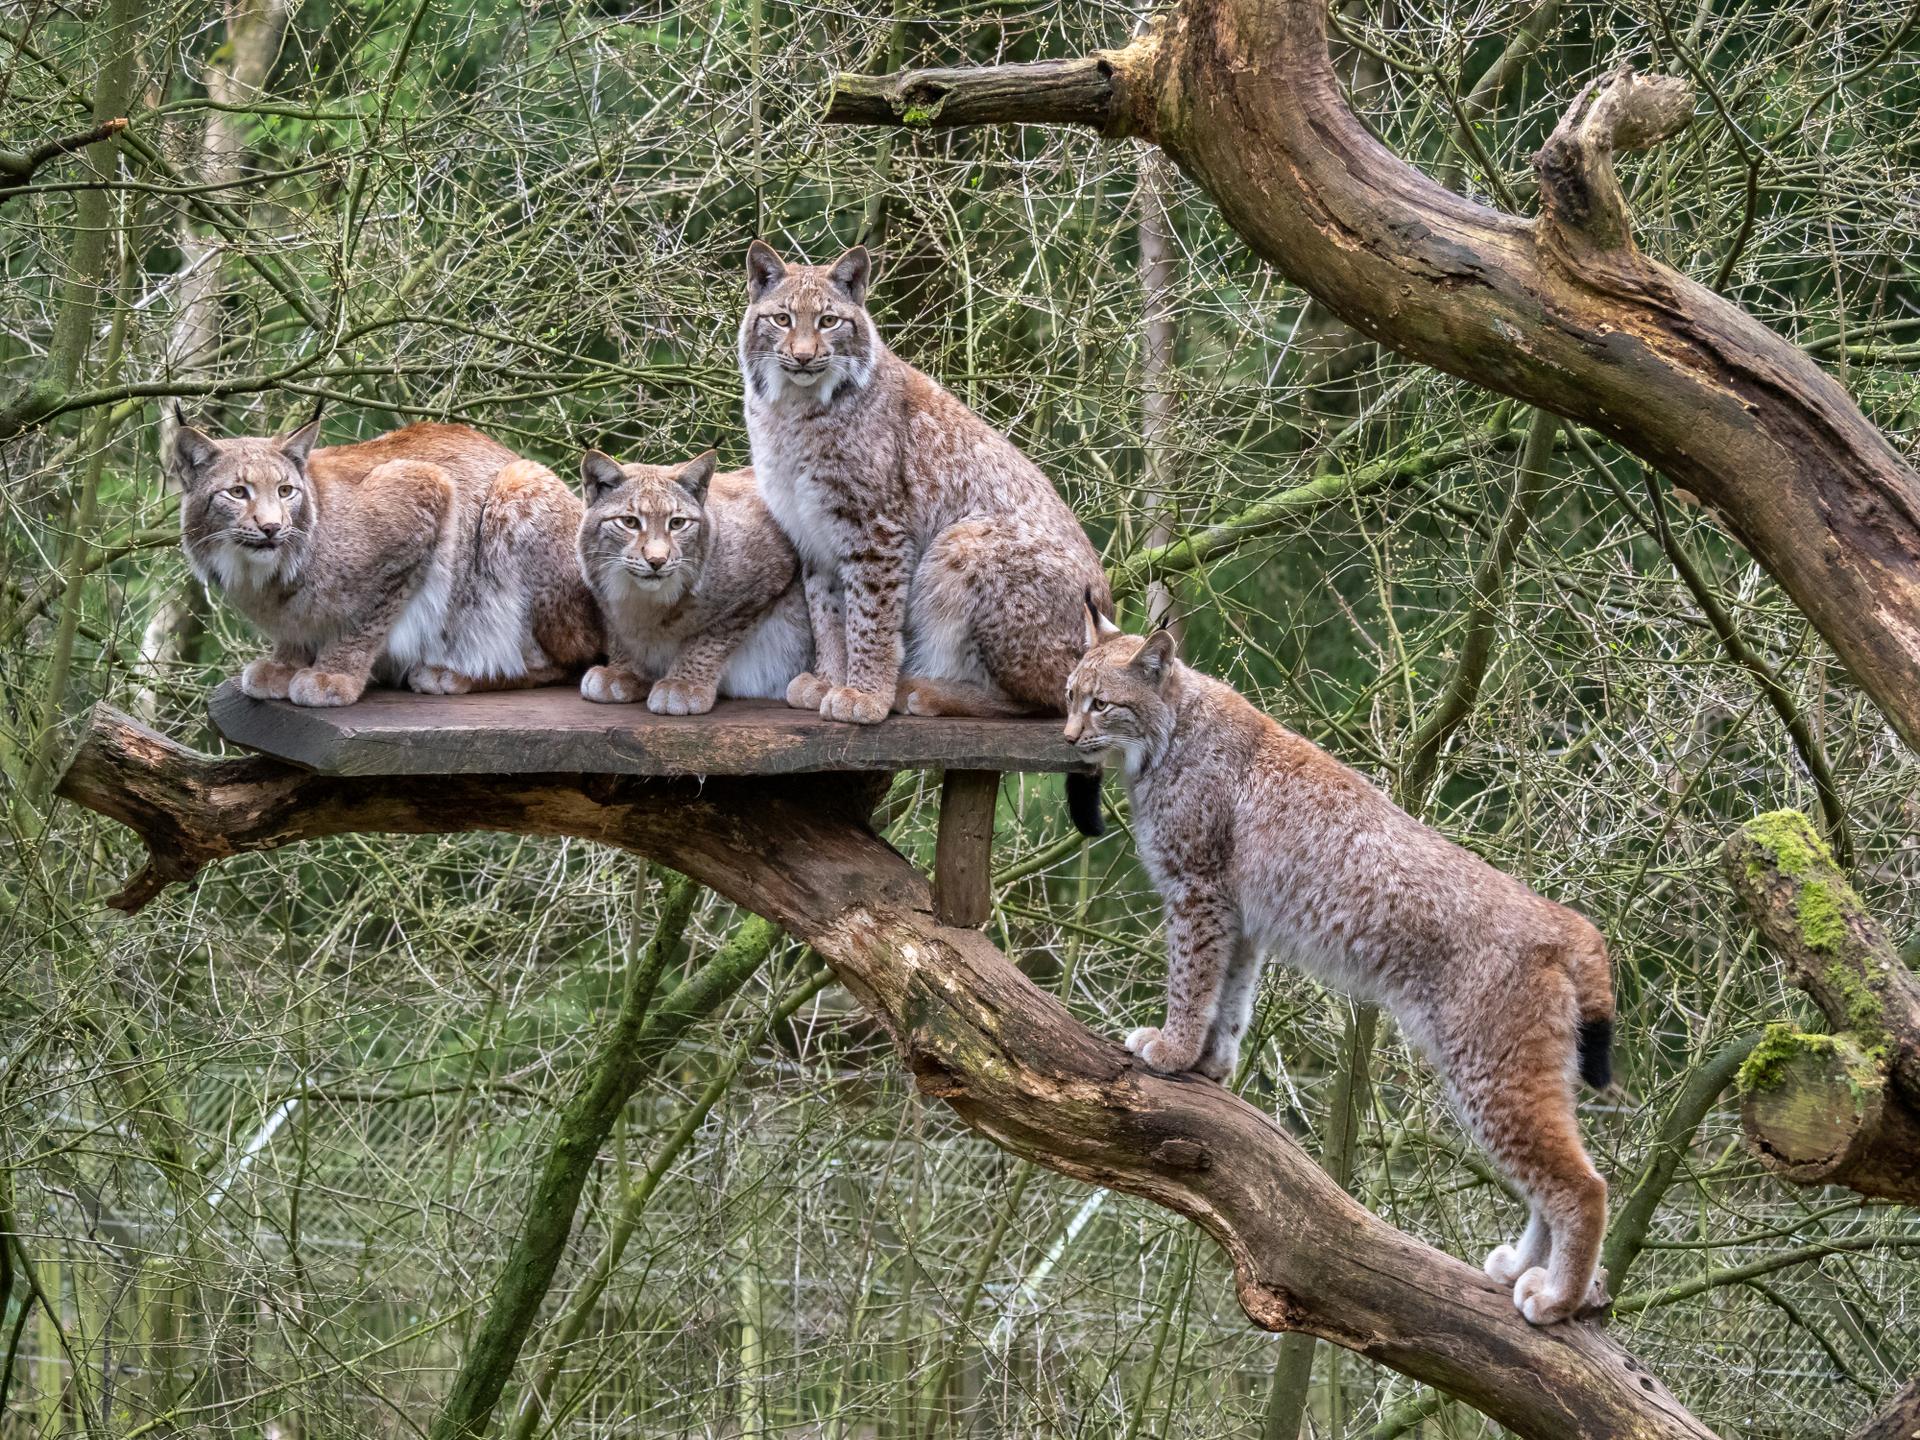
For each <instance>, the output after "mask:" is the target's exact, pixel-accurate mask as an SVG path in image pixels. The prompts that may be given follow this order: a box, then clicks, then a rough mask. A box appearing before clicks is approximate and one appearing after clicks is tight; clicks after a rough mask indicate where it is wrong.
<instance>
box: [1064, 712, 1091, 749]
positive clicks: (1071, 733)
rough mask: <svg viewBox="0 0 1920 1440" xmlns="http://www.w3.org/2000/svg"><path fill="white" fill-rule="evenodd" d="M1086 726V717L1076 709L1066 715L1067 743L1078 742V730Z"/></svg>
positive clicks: (1075, 743) (1073, 743) (1074, 743)
mask: <svg viewBox="0 0 1920 1440" xmlns="http://www.w3.org/2000/svg"><path fill="white" fill-rule="evenodd" d="M1086 728H1087V717H1086V716H1085V715H1083V714H1081V713H1080V712H1079V711H1078V710H1076V711H1074V712H1073V714H1071V715H1069V716H1067V743H1068V744H1069V745H1077V744H1078V743H1079V742H1080V732H1081V731H1083V730H1085V729H1086Z"/></svg>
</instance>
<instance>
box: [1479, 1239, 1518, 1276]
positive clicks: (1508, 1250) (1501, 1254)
mask: <svg viewBox="0 0 1920 1440" xmlns="http://www.w3.org/2000/svg"><path fill="white" fill-rule="evenodd" d="M1480 1268H1481V1269H1483V1270H1485V1271H1486V1272H1487V1275H1488V1277H1489V1278H1490V1279H1493V1280H1495V1281H1497V1282H1498V1283H1500V1284H1502V1285H1511V1284H1513V1282H1514V1281H1516V1280H1518V1279H1519V1278H1520V1273H1521V1272H1522V1271H1523V1270H1525V1269H1526V1268H1527V1267H1526V1265H1525V1264H1523V1263H1522V1261H1521V1259H1520V1252H1519V1251H1518V1250H1516V1249H1515V1248H1514V1247H1513V1246H1511V1245H1501V1246H1498V1247H1496V1248H1495V1249H1494V1250H1492V1251H1490V1252H1489V1253H1488V1255H1487V1260H1486V1263H1485V1264H1484V1265H1482V1266H1481V1267H1480Z"/></svg>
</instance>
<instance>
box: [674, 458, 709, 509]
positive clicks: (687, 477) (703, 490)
mask: <svg viewBox="0 0 1920 1440" xmlns="http://www.w3.org/2000/svg"><path fill="white" fill-rule="evenodd" d="M719 463H720V457H719V455H717V454H716V453H715V452H714V451H712V450H708V451H706V452H704V453H702V454H699V455H696V456H694V457H693V459H691V460H689V461H688V462H687V464H686V468H685V469H683V470H682V471H681V472H680V473H679V474H678V475H677V476H675V477H674V478H675V479H676V480H678V481H679V482H680V488H681V489H682V490H684V491H686V492H687V494H689V495H691V496H692V497H693V498H694V501H695V503H697V504H700V505H704V504H706V503H707V486H708V485H709V484H711V483H712V481H713V472H714V469H715V467H716V466H718V464H719Z"/></svg>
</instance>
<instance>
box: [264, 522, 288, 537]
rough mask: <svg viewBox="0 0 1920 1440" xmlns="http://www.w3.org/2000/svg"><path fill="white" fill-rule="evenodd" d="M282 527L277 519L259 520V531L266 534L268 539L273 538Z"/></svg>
mask: <svg viewBox="0 0 1920 1440" xmlns="http://www.w3.org/2000/svg"><path fill="white" fill-rule="evenodd" d="M282 528H283V527H282V525H281V523H280V522H279V521H278V520H262V521H261V522H260V533H261V534H262V535H264V536H266V537H267V539H269V540H271V539H273V537H274V536H276V535H278V534H279V533H280V531H281V529H282Z"/></svg>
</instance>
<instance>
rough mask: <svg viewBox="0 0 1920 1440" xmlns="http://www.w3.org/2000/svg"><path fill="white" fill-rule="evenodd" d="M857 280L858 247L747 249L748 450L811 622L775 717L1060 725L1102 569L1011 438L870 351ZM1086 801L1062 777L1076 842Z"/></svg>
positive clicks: (861, 276)
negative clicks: (813, 260)
mask: <svg viewBox="0 0 1920 1440" xmlns="http://www.w3.org/2000/svg"><path fill="white" fill-rule="evenodd" d="M870 270H871V266H870V262H869V259H868V256H867V252H866V250H865V249H864V248H855V249H853V250H849V251H848V252H847V253H846V254H845V255H842V256H841V257H840V258H839V259H838V260H837V261H835V262H834V263H833V264H832V265H821V266H808V265H792V266H789V265H787V264H786V263H784V262H783V261H782V260H781V259H780V257H779V256H778V255H776V254H774V252H773V250H772V249H771V248H769V247H768V246H767V245H766V244H764V243H763V242H761V241H758V240H756V241H754V242H753V245H752V246H751V247H750V248H749V249H748V251H747V297H748V302H747V309H746V314H745V315H744V317H743V318H742V319H741V322H740V369H741V373H742V375H743V377H744V379H745V381H746V387H745V388H746V418H747V436H748V438H749V440H750V441H751V442H752V446H753V464H754V470H755V472H756V473H757V474H758V475H759V477H760V489H761V492H762V494H764V495H765V496H766V501H767V505H768V507H769V508H770V509H771V510H772V511H773V515H774V518H775V519H776V520H778V521H779V522H780V526H781V528H782V529H784V530H785V531H786V532H787V535H788V537H789V538H790V539H791V540H792V541H793V544H794V548H795V549H797V550H798V551H799V552H800V559H801V561H802V563H803V565H804V567H805V571H806V593H807V603H808V607H809V609H810V610H811V612H812V616H813V637H814V646H815V651H816V659H815V663H814V667H813V670H812V671H810V672H809V673H807V674H804V675H801V676H799V677H797V678H796V679H795V680H794V682H793V685H792V687H791V688H790V689H789V690H788V692H787V701H788V703H789V704H791V705H794V706H797V707H800V708H803V709H809V710H811V709H818V710H819V712H820V713H821V714H822V715H824V716H826V717H828V718H829V719H834V720H852V721H857V722H859V723H861V724H872V723H874V722H875V721H878V720H881V719H883V718H884V717H885V716H886V714H887V713H888V711H889V710H900V711H904V712H906V713H909V714H913V715H1019V714H1048V715H1057V714H1059V713H1060V696H1061V694H1062V691H1063V688H1064V686H1065V684H1066V679H1067V672H1068V671H1070V670H1071V669H1072V668H1073V664H1074V661H1075V660H1076V659H1077V658H1078V657H1079V653H1080V603H1081V597H1082V596H1083V595H1085V594H1086V593H1087V592H1088V591H1089V590H1091V591H1092V592H1093V594H1094V595H1095V596H1096V597H1097V598H1098V599H1099V600H1100V602H1101V603H1102V604H1105V603H1106V602H1107V596H1108V591H1107V581H1106V577H1105V576H1104V575H1103V574H1102V573H1101V570H1100V561H1099V558H1098V556H1096V555H1095V554H1094V549H1093V546H1092V544H1091V543H1089V541H1088V540H1087V536H1086V532H1084V531H1083V530H1082V529H1081V528H1080V523H1079V522H1078V521H1077V520H1075V519H1074V518H1073V512H1072V511H1071V510H1069V509H1068V508H1067V506H1066V503H1065V502H1064V501H1063V500H1061V498H1060V497H1059V495H1058V494H1056V493H1055V492H1054V488H1053V486H1052V484H1051V483H1050V482H1049V481H1048V480H1047V477H1046V476H1045V475H1043V474H1041V473H1040V470H1039V469H1038V467H1036V466H1035V465H1034V464H1033V462H1032V461H1030V460H1028V459H1027V457H1026V456H1024V455H1022V454H1021V453H1020V451H1019V450H1018V449H1016V448H1015V446H1014V444H1013V442H1012V441H1010V440H1008V439H1007V438H1006V436H1004V435H1002V434H1001V433H1000V432H999V431H997V430H995V429H994V428H993V427H992V426H991V425H989V424H987V422H986V421H984V420H982V419H981V418H980V417H979V416H978V415H976V414H974V413H973V412H972V411H971V410H969V409H968V408H967V407H966V406H965V405H963V404H961V403H960V401H959V400H957V399H955V398H954V397H953V396H952V395H950V394H949V393H948V392H947V391H946V390H944V389H942V388H941V387H940V386H939V385H938V384H937V383H935V382H934V381H933V380H931V379H929V378H928V377H927V376H926V375H923V374H922V373H921V372H920V371H918V370H916V369H914V368H913V367H912V366H911V365H909V364H907V363H906V362H905V361H904V360H901V359H900V358H899V357H898V356H896V355H895V354H894V353H893V352H892V351H891V350H889V349H888V348H887V347H886V345H885V344H884V343H883V342H882V341H881V339H880V335H879V332H878V331H877V330H876V329H875V328H874V324H873V317H872V316H871V315H869V314H868V312H867V306H866V301H867V284H868V280H869V278H870ZM903 660H904V663H905V670H904V678H903V671H902V662H903ZM1098 787H1099V781H1098V778H1097V777H1096V776H1091V775H1074V776H1069V777H1068V780H1067V796H1068V801H1069V806H1070V808H1071V810H1072V812H1073V816H1074V820H1075V823H1076V824H1078V825H1079V826H1080V827H1081V829H1083V830H1086V831H1087V832H1088V833H1090V834H1098V833H1099V828H1100V809H1099V788H1098Z"/></svg>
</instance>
